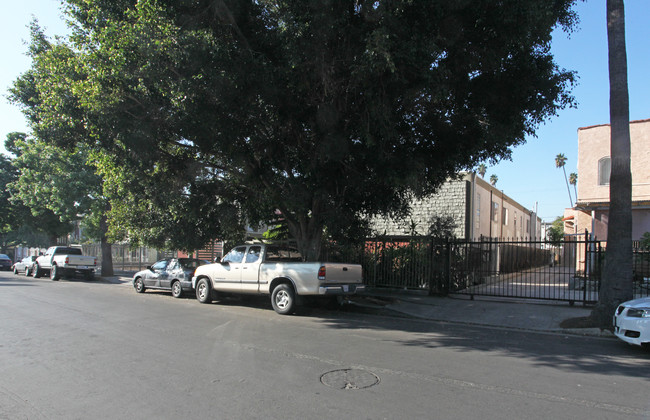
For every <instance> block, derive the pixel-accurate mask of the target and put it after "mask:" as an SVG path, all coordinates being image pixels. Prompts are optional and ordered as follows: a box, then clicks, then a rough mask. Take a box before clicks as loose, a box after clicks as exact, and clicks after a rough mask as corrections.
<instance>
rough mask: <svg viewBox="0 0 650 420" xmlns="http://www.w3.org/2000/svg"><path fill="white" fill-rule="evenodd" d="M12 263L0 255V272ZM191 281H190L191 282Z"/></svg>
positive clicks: (7, 257)
mask: <svg viewBox="0 0 650 420" xmlns="http://www.w3.org/2000/svg"><path fill="white" fill-rule="evenodd" d="M13 264H14V263H13V262H12V261H11V258H9V256H8V255H5V254H0V270H11V266H13ZM191 280H192V279H190V281H191Z"/></svg>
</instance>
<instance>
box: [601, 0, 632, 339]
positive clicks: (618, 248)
mask: <svg viewBox="0 0 650 420" xmlns="http://www.w3.org/2000/svg"><path fill="white" fill-rule="evenodd" d="M607 38H608V50H609V86H610V88H609V94H610V99H609V114H610V123H611V142H610V143H611V145H610V147H611V152H610V153H611V157H610V158H611V163H612V165H611V175H610V181H609V201H610V205H609V223H608V226H607V250H606V253H605V267H604V269H603V273H602V285H601V289H600V294H599V299H598V304H597V305H596V307H595V308H594V310H593V311H592V313H591V317H592V318H593V319H594V320H595V321H596V323H597V325H598V326H600V327H601V328H607V329H611V328H612V316H613V314H614V310H615V309H616V307H617V306H618V305H619V304H620V303H622V302H624V301H626V300H629V299H631V298H632V175H631V172H630V115H629V114H630V112H629V98H628V88H627V58H626V51H625V11H624V6H623V0H607Z"/></svg>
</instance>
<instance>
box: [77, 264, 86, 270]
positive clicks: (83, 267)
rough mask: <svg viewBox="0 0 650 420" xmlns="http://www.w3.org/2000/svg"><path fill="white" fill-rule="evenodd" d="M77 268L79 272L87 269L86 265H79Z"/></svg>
mask: <svg viewBox="0 0 650 420" xmlns="http://www.w3.org/2000/svg"><path fill="white" fill-rule="evenodd" d="M77 268H78V269H80V270H85V269H87V268H88V266H87V265H80V266H79V267H77Z"/></svg>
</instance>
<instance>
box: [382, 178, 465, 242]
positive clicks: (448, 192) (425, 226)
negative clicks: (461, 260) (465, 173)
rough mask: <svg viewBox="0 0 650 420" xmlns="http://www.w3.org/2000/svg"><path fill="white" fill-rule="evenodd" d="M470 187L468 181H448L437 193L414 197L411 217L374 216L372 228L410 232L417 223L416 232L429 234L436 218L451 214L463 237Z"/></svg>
mask: <svg viewBox="0 0 650 420" xmlns="http://www.w3.org/2000/svg"><path fill="white" fill-rule="evenodd" d="M468 188H469V183H468V182H467V181H466V180H464V179H463V180H450V181H447V182H446V183H445V184H444V185H442V186H441V187H440V190H439V191H438V192H437V193H436V194H434V195H432V196H430V197H427V198H425V199H422V200H414V201H413V204H412V206H411V215H410V216H407V217H406V218H404V219H400V220H394V219H390V218H379V217H375V218H373V219H372V221H371V226H372V229H373V231H374V233H375V234H377V235H384V234H386V235H409V234H411V233H412V232H411V225H412V224H415V231H416V232H417V233H418V234H420V235H426V234H427V233H428V230H429V226H430V224H431V223H430V221H431V219H432V218H433V217H435V216H451V217H452V218H453V220H454V221H455V222H456V229H455V232H454V233H455V235H456V237H457V238H464V237H465V224H466V218H467V206H468V202H467V201H468V198H467V191H468Z"/></svg>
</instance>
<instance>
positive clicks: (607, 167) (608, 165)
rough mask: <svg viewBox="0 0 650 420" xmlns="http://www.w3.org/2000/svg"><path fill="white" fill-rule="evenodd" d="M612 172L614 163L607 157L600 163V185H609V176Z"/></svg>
mask: <svg viewBox="0 0 650 420" xmlns="http://www.w3.org/2000/svg"><path fill="white" fill-rule="evenodd" d="M611 171H612V161H611V159H610V158H609V156H606V157H604V158H602V159H600V160H599V161H598V185H609V175H610V173H611Z"/></svg>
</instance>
